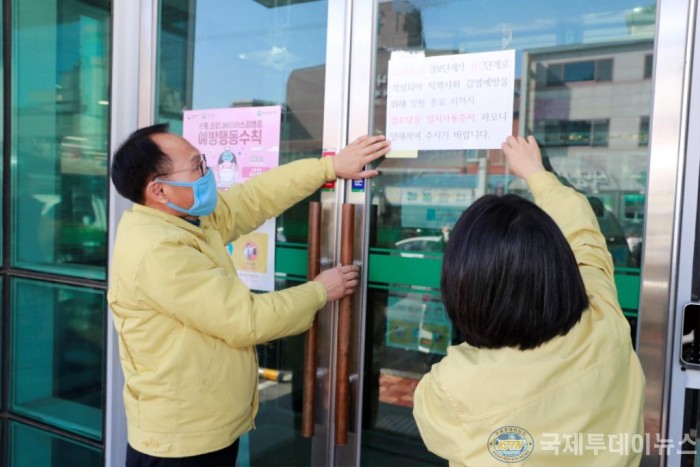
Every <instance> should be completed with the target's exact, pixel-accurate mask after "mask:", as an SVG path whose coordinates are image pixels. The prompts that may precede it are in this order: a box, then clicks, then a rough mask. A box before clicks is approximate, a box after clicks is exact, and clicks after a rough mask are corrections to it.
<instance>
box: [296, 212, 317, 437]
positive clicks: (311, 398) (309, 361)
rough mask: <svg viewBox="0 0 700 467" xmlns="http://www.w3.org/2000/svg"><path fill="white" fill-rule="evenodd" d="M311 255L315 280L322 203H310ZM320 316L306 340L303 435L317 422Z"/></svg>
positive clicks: (309, 274)
mask: <svg viewBox="0 0 700 467" xmlns="http://www.w3.org/2000/svg"><path fill="white" fill-rule="evenodd" d="M308 243H309V257H308V268H307V278H308V279H309V280H313V279H314V277H316V276H318V274H319V273H320V272H321V203H319V202H318V201H312V202H310V203H309V242H308ZM317 335H318V318H314V321H313V323H312V324H311V327H310V328H309V330H308V331H307V332H306V340H305V342H304V403H303V405H302V409H301V435H302V436H303V437H305V438H311V437H312V436H313V435H314V427H315V424H316V421H315V420H316V416H315V413H314V412H315V407H316V345H317V341H318V336H317Z"/></svg>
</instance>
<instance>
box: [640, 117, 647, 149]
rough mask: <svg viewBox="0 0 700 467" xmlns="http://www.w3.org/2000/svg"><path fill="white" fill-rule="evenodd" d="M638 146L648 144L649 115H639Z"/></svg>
mask: <svg viewBox="0 0 700 467" xmlns="http://www.w3.org/2000/svg"><path fill="white" fill-rule="evenodd" d="M639 146H649V116H648V115H646V116H643V117H639Z"/></svg>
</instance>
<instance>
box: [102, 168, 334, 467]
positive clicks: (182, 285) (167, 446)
mask: <svg viewBox="0 0 700 467" xmlns="http://www.w3.org/2000/svg"><path fill="white" fill-rule="evenodd" d="M333 179H335V172H334V171H333V165H332V162H331V160H330V159H328V158H326V159H320V160H319V159H305V160H300V161H296V162H292V163H289V164H285V165H284V166H281V167H279V168H277V169H273V170H271V171H269V172H266V173H264V174H262V175H259V176H257V177H255V178H253V179H251V180H249V181H247V182H245V183H243V184H240V185H237V186H235V187H233V188H232V189H230V190H229V191H227V192H226V193H219V199H218V204H217V207H216V209H215V211H214V212H213V213H212V214H211V215H210V216H206V217H201V218H200V221H201V224H200V226H199V227H197V226H195V225H192V224H190V223H189V222H187V221H185V220H183V219H181V218H179V217H176V216H173V215H170V214H167V213H164V212H161V211H158V210H156V209H152V208H149V207H146V206H142V205H139V204H135V205H134V206H133V208H132V209H130V210H128V211H127V212H125V213H124V215H123V216H122V219H121V221H120V223H119V227H118V230H117V235H116V241H115V246H114V252H113V256H112V264H111V271H110V278H109V292H108V300H109V305H110V307H111V309H112V316H113V318H114V326H115V328H116V332H117V335H118V338H119V356H120V360H121V365H122V369H123V371H124V378H125V386H124V393H123V396H124V406H125V410H126V417H127V426H128V440H129V444H130V445H131V446H132V447H133V448H134V449H136V450H138V451H141V452H143V453H145V454H149V455H152V456H157V457H186V456H194V455H198V454H203V453H207V452H211V451H216V450H219V449H223V448H225V447H227V446H228V445H230V444H231V443H233V442H234V441H235V440H236V439H237V438H238V437H239V436H241V435H242V434H243V433H245V432H247V431H249V430H250V429H251V428H252V427H253V418H254V417H255V414H256V412H257V409H258V395H257V387H258V364H257V357H256V353H255V345H256V344H259V343H262V342H266V341H269V340H272V339H277V338H280V337H284V336H289V335H293V334H298V333H300V332H303V331H305V330H306V329H308V328H309V327H310V325H311V323H312V321H313V318H314V316H315V313H316V311H317V310H319V309H320V308H322V307H323V306H324V305H325V303H326V298H327V297H326V292H325V289H324V287H323V286H322V285H321V284H320V283H317V282H308V283H306V284H303V285H300V286H297V287H292V288H289V289H286V290H283V291H279V292H270V293H264V294H253V293H251V292H250V290H249V289H248V288H247V287H246V286H245V284H243V283H242V282H241V281H240V280H239V279H238V276H237V274H236V270H235V269H234V266H233V263H232V261H231V260H230V257H229V254H228V252H227V250H226V247H225V245H226V244H228V243H229V242H231V241H233V240H235V239H236V238H237V237H239V236H240V235H242V234H245V233H248V232H251V231H252V230H254V229H256V228H257V227H259V226H260V225H261V224H262V223H263V222H264V221H265V220H266V219H269V218H271V217H275V216H278V215H279V214H280V213H282V212H283V211H284V210H286V209H287V208H289V207H290V206H292V205H293V204H295V203H297V202H299V201H301V200H303V199H304V198H306V197H307V196H309V195H311V194H312V193H313V192H314V191H315V190H317V189H318V188H319V187H320V186H321V185H322V184H323V183H325V182H326V181H330V180H333Z"/></svg>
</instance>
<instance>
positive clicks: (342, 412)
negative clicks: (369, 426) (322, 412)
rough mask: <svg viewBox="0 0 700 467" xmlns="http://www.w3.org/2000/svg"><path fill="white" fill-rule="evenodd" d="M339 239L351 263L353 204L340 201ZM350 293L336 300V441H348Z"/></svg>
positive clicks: (345, 259)
mask: <svg viewBox="0 0 700 467" xmlns="http://www.w3.org/2000/svg"><path fill="white" fill-rule="evenodd" d="M341 229H342V230H341V239H340V263H341V264H342V265H343V266H348V265H351V264H352V259H353V246H354V237H355V205H353V204H343V214H342V227H341ZM351 306H352V302H351V297H349V296H348V297H345V298H343V299H341V300H340V303H339V304H338V351H337V361H336V370H337V376H336V383H335V444H336V445H338V446H341V445H345V444H347V442H348V419H349V416H350V391H349V385H350V383H349V381H350V378H349V377H350V374H349V363H350V331H351V327H352V320H351V311H352V308H351Z"/></svg>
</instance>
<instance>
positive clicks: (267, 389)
mask: <svg viewBox="0 0 700 467" xmlns="http://www.w3.org/2000/svg"><path fill="white" fill-rule="evenodd" d="M332 11H334V10H332ZM340 12H341V14H342V10H340ZM329 16H330V13H329V2H327V1H326V0H315V1H308V0H306V1H303V0H239V1H236V2H231V1H228V0H198V1H195V0H162V1H161V2H160V8H159V20H158V25H159V26H158V47H157V57H158V59H157V76H156V84H157V89H156V95H155V100H156V106H155V121H156V122H169V123H170V129H171V131H172V132H174V133H179V134H182V131H183V111H187V110H195V111H197V110H208V109H222V108H231V107H233V108H250V107H253V108H256V107H267V106H279V107H281V139H280V143H279V164H280V165H281V164H284V163H287V162H290V161H293V160H296V159H301V158H309V157H314V158H317V157H320V156H321V154H322V149H323V139H324V135H327V134H329V129H328V128H324V126H325V125H324V121H328V120H327V119H328V118H329V117H328V113H327V112H326V114H324V109H328V105H327V104H326V102H325V98H324V96H325V94H326V91H327V90H326V82H327V80H328V79H330V77H332V76H334V75H333V74H332V73H333V71H331V70H330V66H329V67H328V68H329V71H328V72H327V62H326V53H327V51H326V42H327V36H328V34H329V32H328V31H329V28H328V21H329ZM340 21H341V22H342V18H341V19H340ZM339 32H340V30H339ZM334 81H337V82H339V83H340V82H341V80H334ZM336 125H337V126H339V123H337V124H336ZM213 131H214V135H213V137H214V138H217V137H218V136H217V134H216V130H213ZM225 133H226V132H225ZM205 137H208V136H205ZM192 143H193V144H195V145H197V144H198V142H197V141H192ZM231 149H232V153H233V156H229V159H230V158H231V157H233V160H234V161H235V160H236V159H235V158H236V157H238V153H237V152H236V148H235V147H232V148H231ZM207 158H208V164H209V165H210V166H212V165H217V164H225V163H226V158H225V157H224V156H221V157H219V154H211V155H210V154H207ZM229 162H230V161H229ZM238 170H239V171H241V170H243V171H245V167H241V163H240V162H239V167H238ZM329 193H331V194H332V192H329ZM324 196H328V195H327V194H324ZM321 197H322V194H321V192H320V191H319V192H318V193H316V194H315V195H313V196H311V197H310V198H309V199H307V200H305V201H303V202H301V203H299V204H298V205H296V206H294V207H293V208H291V209H290V210H288V211H287V212H285V213H284V214H283V215H282V216H281V217H279V218H278V219H277V220H276V225H275V228H274V234H273V236H274V239H273V244H274V254H275V261H274V289H276V290H280V289H283V288H286V287H290V286H294V285H298V284H299V283H302V282H305V281H306V269H307V235H308V218H309V214H308V205H309V201H313V200H315V201H318V200H320V199H321ZM326 214H327V213H326ZM326 214H324V216H326V217H331V218H332V215H326ZM324 222H326V224H328V225H330V224H329V222H330V221H328V219H326V220H324ZM331 224H332V223H331ZM239 269H240V268H239ZM239 272H240V271H239ZM321 334H322V335H323V334H324V331H323V329H321ZM257 351H258V360H259V365H260V380H259V390H260V409H259V412H258V415H257V417H256V420H255V425H256V429H255V430H253V431H252V432H250V433H248V434H247V435H244V436H243V437H242V438H241V445H240V451H239V458H238V465H241V466H245V465H260V466H262V465H280V464H284V465H310V464H311V462H312V460H311V457H312V445H313V441H312V439H310V438H304V437H302V435H301V413H302V393H303V385H302V383H303V368H302V364H303V361H304V358H303V357H304V335H299V336H294V337H289V338H285V339H280V340H277V341H273V342H270V343H266V344H264V345H260V346H258V349H257ZM319 366H320V367H322V366H323V362H320V363H319ZM326 373H327V371H326ZM323 389H324V388H323V387H321V388H320V389H319V391H318V393H319V394H318V398H319V400H326V401H327V399H328V397H327V394H328V390H327V388H326V391H325V392H324V391H323ZM318 406H319V407H320V408H321V412H320V413H319V414H317V417H316V419H317V420H319V421H322V420H323V413H322V410H323V408H324V407H325V406H324V404H323V403H322V402H319V403H318ZM319 423H320V424H319V425H318V426H317V428H316V438H315V439H319V438H322V437H323V436H324V429H325V427H324V425H323V423H322V422H319ZM320 449H321V454H320V455H321V456H323V452H322V451H323V446H321V448H320Z"/></svg>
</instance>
